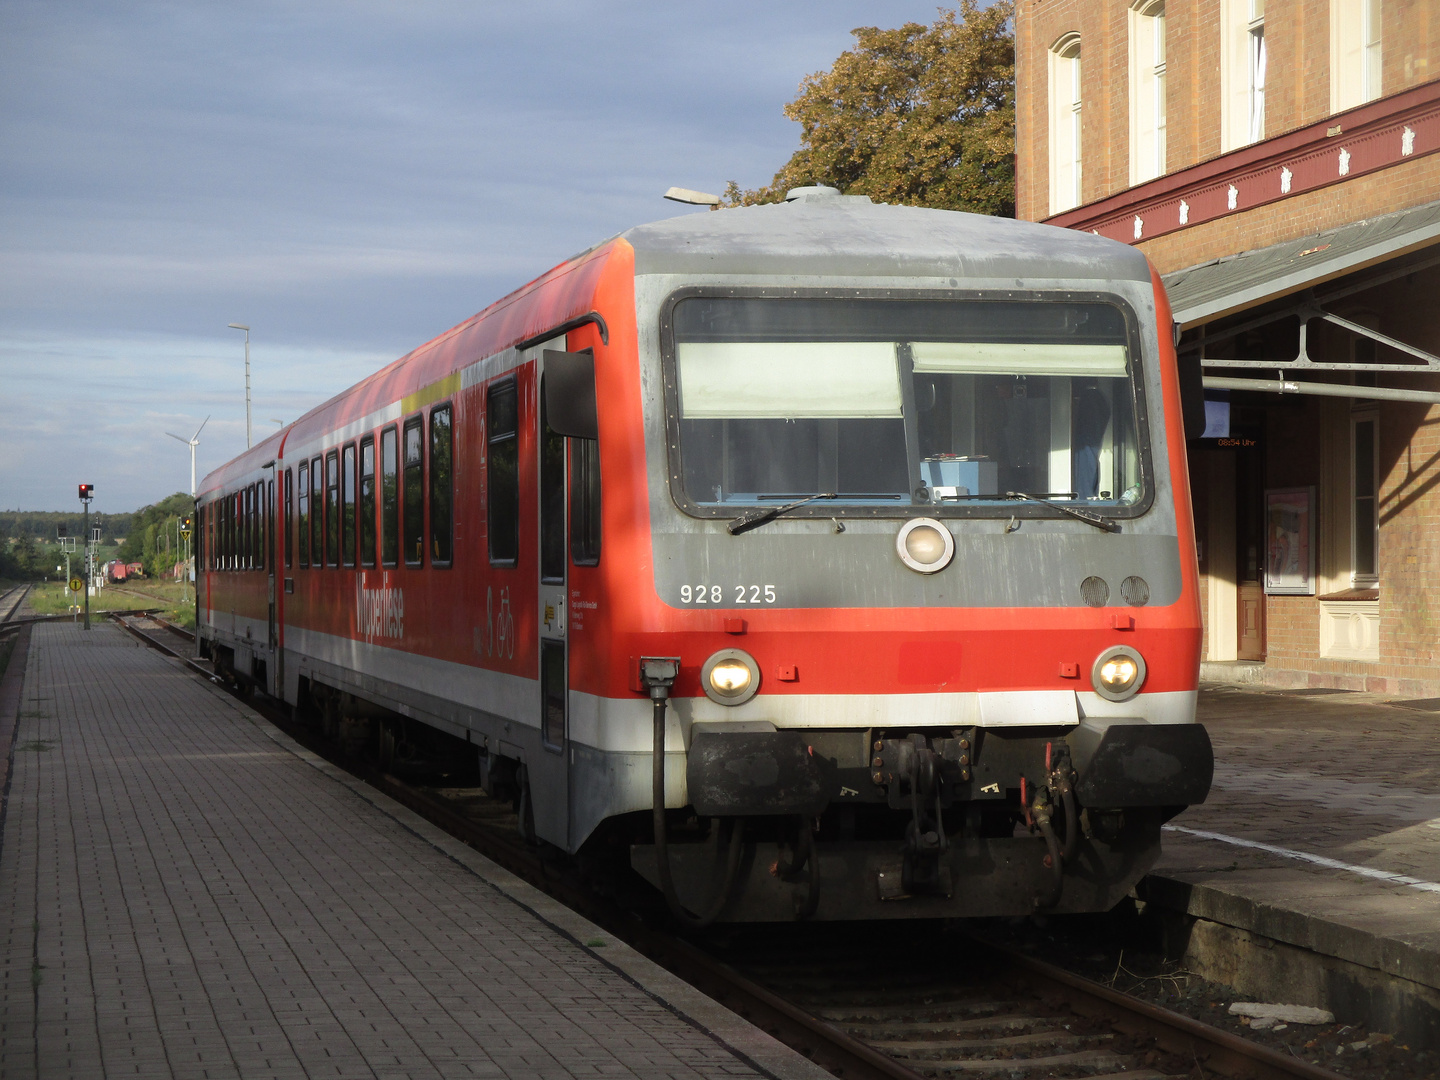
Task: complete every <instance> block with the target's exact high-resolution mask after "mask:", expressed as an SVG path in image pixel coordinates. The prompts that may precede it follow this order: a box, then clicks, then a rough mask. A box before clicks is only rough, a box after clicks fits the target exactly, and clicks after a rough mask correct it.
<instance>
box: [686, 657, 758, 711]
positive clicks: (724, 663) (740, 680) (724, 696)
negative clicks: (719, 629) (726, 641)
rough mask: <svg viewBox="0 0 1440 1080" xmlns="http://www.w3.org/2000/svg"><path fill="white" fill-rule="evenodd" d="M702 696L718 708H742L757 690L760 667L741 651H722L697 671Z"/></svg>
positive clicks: (753, 659)
mask: <svg viewBox="0 0 1440 1080" xmlns="http://www.w3.org/2000/svg"><path fill="white" fill-rule="evenodd" d="M700 686H701V688H702V689H703V690H704V691H705V696H706V697H708V698H709V699H710V700H711V701H714V702H717V703H719V704H721V705H743V704H744V703H745V702H747V701H749V700H750V699H751V698H753V697H754V696H755V693H756V691H757V690H759V689H760V665H759V664H757V663H755V658H754V657H753V656H751V655H750V654H749V653H747V652H746V651H745V650H744V649H721V650H720V651H719V652H717V653H715V654H714V655H713V656H711V657H710V659H708V660H706V661H705V666H704V667H702V668H701V669H700Z"/></svg>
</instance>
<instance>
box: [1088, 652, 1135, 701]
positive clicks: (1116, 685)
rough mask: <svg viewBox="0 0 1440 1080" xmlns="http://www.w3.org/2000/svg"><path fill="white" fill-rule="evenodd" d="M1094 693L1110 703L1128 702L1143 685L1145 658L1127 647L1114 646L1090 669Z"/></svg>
mask: <svg viewBox="0 0 1440 1080" xmlns="http://www.w3.org/2000/svg"><path fill="white" fill-rule="evenodd" d="M1090 682H1091V684H1092V685H1093V686H1094V687H1095V692H1096V693H1097V694H1099V695H1100V696H1101V697H1103V698H1106V699H1108V700H1110V701H1128V700H1129V699H1130V698H1132V697H1134V696H1135V695H1136V694H1138V693H1139V692H1140V687H1141V686H1143V685H1144V684H1145V658H1144V657H1142V656H1141V655H1140V654H1139V653H1138V652H1136V651H1135V650H1134V649H1132V648H1130V646H1128V645H1114V646H1111V647H1110V648H1108V649H1106V650H1105V651H1104V652H1102V653H1101V654H1100V655H1099V656H1097V657H1096V658H1095V666H1094V667H1093V668H1091V669H1090Z"/></svg>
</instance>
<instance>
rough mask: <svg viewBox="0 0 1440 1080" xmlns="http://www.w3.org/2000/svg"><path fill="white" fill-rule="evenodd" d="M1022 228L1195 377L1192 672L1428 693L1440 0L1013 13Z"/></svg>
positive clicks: (1052, 1) (1116, 0)
mask: <svg viewBox="0 0 1440 1080" xmlns="http://www.w3.org/2000/svg"><path fill="white" fill-rule="evenodd" d="M1015 31H1016V71H1017V151H1016V158H1017V162H1016V164H1017V174H1018V184H1019V191H1018V193H1017V212H1018V214H1019V216H1020V217H1022V218H1027V219H1030V220H1037V221H1047V222H1050V223H1052V224H1056V225H1062V226H1066V227H1069V228H1076V229H1086V230H1090V231H1094V232H1097V233H1099V234H1101V235H1104V236H1109V237H1112V238H1113V239H1116V240H1119V241H1122V242H1124V243H1128V244H1133V245H1135V246H1136V247H1138V248H1139V249H1141V250H1142V251H1144V252H1145V253H1146V255H1148V256H1149V258H1150V259H1151V261H1152V262H1153V263H1154V264H1155V266H1156V268H1157V269H1158V270H1159V271H1160V273H1161V274H1162V275H1163V276H1164V279H1165V283H1166V287H1167V289H1168V290H1169V293H1170V299H1171V302H1172V305H1173V307H1174V309H1175V317H1176V320H1177V322H1178V323H1179V324H1180V326H1181V328H1182V330H1183V336H1182V337H1181V346H1180V348H1181V360H1182V364H1191V365H1193V364H1196V363H1198V364H1199V365H1201V368H1202V370H1203V374H1204V383H1205V388H1206V399H1207V400H1206V411H1207V418H1208V427H1207V430H1206V437H1204V438H1199V439H1194V440H1192V441H1191V442H1190V475H1191V483H1192V488H1193V491H1194V496H1195V505H1196V512H1197V513H1196V522H1197V531H1198V536H1197V539H1198V541H1199V550H1200V553H1201V565H1200V569H1201V580H1202V587H1203V589H1204V597H1203V602H1204V611H1205V622H1206V640H1205V658H1206V660H1207V661H1208V662H1209V663H1211V664H1217V663H1225V664H1234V665H1236V667H1234V668H1232V669H1230V671H1229V672H1228V674H1229V676H1230V677H1238V678H1242V679H1253V680H1256V681H1263V682H1266V683H1270V684H1274V685H1282V686H1297V685H1310V686H1320V687H1324V686H1331V687H1343V688H1352V689H1370V690H1375V691H1379V692H1384V693H1395V694H1408V695H1412V696H1423V697H1440V356H1437V355H1436V354H1437V353H1440V81H1437V80H1440V0H1268V3H1267V0H1135V2H1133V3H1126V2H1125V0H1018V3H1017V5H1016V16H1015Z"/></svg>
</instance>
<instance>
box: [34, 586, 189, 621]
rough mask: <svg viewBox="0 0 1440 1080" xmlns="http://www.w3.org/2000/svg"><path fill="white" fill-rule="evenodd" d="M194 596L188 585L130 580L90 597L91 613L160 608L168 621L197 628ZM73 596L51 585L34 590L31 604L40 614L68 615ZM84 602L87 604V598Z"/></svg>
mask: <svg viewBox="0 0 1440 1080" xmlns="http://www.w3.org/2000/svg"><path fill="white" fill-rule="evenodd" d="M194 595H195V594H194V592H193V591H192V589H191V587H190V585H188V584H185V583H180V584H177V583H175V582H169V581H135V582H128V581H127V582H126V583H125V584H124V585H107V586H106V587H105V588H103V589H101V590H100V592H99V594H98V595H96V596H92V597H90V614H91V615H94V614H96V613H97V612H106V611H134V610H135V609H136V608H160V609H161V613H162V614H163V615H164V616H165V617H166V618H167V619H169V620H170V621H171V622H174V623H177V624H179V625H180V626H184V627H186V628H187V629H188V628H192V627H194V625H195V605H194V603H193V598H194ZM71 596H72V594H71V593H70V591H69V590H68V589H66V588H65V586H64V585H63V584H61V583H59V582H51V583H48V584H45V585H36V586H35V588H33V589H31V590H30V596H29V598H28V600H27V603H28V604H29V606H30V608H31V609H32V610H33V611H34V612H35V614H37V615H65V614H67V613H68V612H69V605H70V604H71V603H72V600H71ZM80 602H81V604H82V605H83V604H84V602H85V598H84V596H81V597H80Z"/></svg>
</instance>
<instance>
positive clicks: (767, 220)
mask: <svg viewBox="0 0 1440 1080" xmlns="http://www.w3.org/2000/svg"><path fill="white" fill-rule="evenodd" d="M619 241H623V242H624V244H628V245H629V247H630V248H632V249H633V250H634V253H635V273H636V274H674V275H695V276H701V275H705V276H709V275H719V274H763V275H767V276H801V277H816V276H820V275H825V276H835V277H853V278H876V277H886V278H895V277H925V278H931V279H934V278H937V277H938V278H954V279H955V280H956V281H957V282H958V281H959V280H961V279H962V278H963V279H986V280H988V281H991V282H994V281H1007V282H1014V283H1015V284H1016V286H1017V287H1024V285H1025V283H1028V282H1029V281H1039V280H1057V279H1059V280H1082V281H1083V280H1090V281H1096V282H1100V281H1117V280H1135V281H1141V282H1145V283H1147V284H1148V283H1149V281H1150V265H1149V262H1148V261H1147V260H1146V258H1145V256H1144V255H1142V254H1141V253H1140V252H1139V251H1137V250H1135V249H1134V248H1132V247H1130V246H1129V245H1128V244H1121V243H1119V242H1117V241H1114V240H1107V239H1105V238H1104V237H1101V236H1096V235H1091V234H1089V233H1083V232H1077V231H1075V230H1073V229H1061V228H1057V227H1055V226H1053V225H1040V224H1036V223H1034V222H1028V221H1016V220H1014V219H1013V218H998V217H990V216H987V215H984V214H966V213H960V212H958V211H954V210H932V209H927V208H924V207H917V206H891V205H888V204H886V203H874V202H871V201H870V199H869V198H868V197H866V196H863V195H858V196H857V195H838V194H828V193H827V192H825V191H824V190H816V189H806V190H805V194H804V195H802V197H800V198H797V199H795V200H793V201H790V202H785V203H773V204H768V205H764V206H746V207H730V208H727V209H725V210H721V211H716V212H714V213H704V214H695V213H690V214H682V215H680V216H679V217H674V218H668V219H666V220H662V221H656V222H652V223H650V224H648V225H639V226H636V227H635V228H633V229H630V230H628V231H626V232H623V233H621V234H620V235H619V236H618V237H612V238H611V239H609V240H606V241H604V242H603V243H600V244H597V245H596V246H595V247H593V248H591V249H589V250H588V251H585V252H582V253H581V254H579V255H576V256H574V257H572V258H570V259H567V260H566V261H565V262H563V263H561V264H560V265H559V266H556V267H554V268H553V269H551V270H548V271H546V272H545V273H544V274H541V275H540V276H539V277H538V278H536V279H535V280H534V281H531V282H529V283H528V284H526V285H523V286H521V287H520V288H518V289H516V290H515V291H514V292H512V293H510V294H508V295H507V296H504V297H501V298H500V299H499V300H496V301H495V302H494V303H493V304H491V305H489V306H488V307H487V308H485V309H484V310H483V311H481V312H480V313H479V314H477V315H474V316H472V317H471V318H469V319H466V320H465V321H464V322H462V323H460V324H459V325H457V326H454V327H452V328H451V329H449V330H446V331H445V332H444V333H442V334H440V335H439V336H438V337H436V338H434V339H433V340H431V341H428V342H426V343H425V344H424V345H421V346H419V347H418V348H416V349H413V350H411V351H410V352H408V353H406V354H405V355H404V356H402V357H400V358H399V359H397V360H395V361H392V362H391V363H389V364H387V365H386V366H385V367H383V368H381V369H380V370H379V371H377V372H375V373H374V374H373V375H370V376H369V377H367V378H365V379H363V380H361V381H360V382H358V383H356V384H355V385H354V386H351V387H349V388H348V389H346V390H342V391H341V392H340V393H338V394H336V395H335V396H334V397H332V398H330V399H329V400H328V401H325V402H322V403H321V404H320V405H317V406H316V407H315V408H313V409H311V410H310V411H309V412H307V413H306V414H305V415H303V416H301V417H300V418H299V419H297V420H296V421H295V422H294V423H293V424H291V425H289V426H288V427H286V428H285V429H283V430H282V431H279V432H275V433H274V434H272V435H270V436H269V437H268V438H266V439H265V440H263V441H262V442H260V443H258V444H256V445H255V446H254V447H253V448H251V449H249V450H247V451H245V453H243V454H241V455H239V456H238V457H236V458H234V459H232V460H231V461H229V462H227V463H226V464H224V465H221V466H220V467H219V468H217V469H214V470H212V471H211V472H210V473H209V474H208V475H207V476H206V477H205V479H204V481H203V483H202V484H201V486H200V494H201V495H202V496H204V495H207V494H211V493H213V492H215V491H217V490H222V489H225V488H227V487H230V486H232V485H233V484H235V483H245V482H248V481H247V479H246V478H247V477H253V476H254V474H255V471H256V470H257V469H258V468H259V467H261V466H262V465H264V464H265V463H266V462H269V461H271V460H273V459H274V458H276V457H277V456H279V455H280V454H281V453H282V451H283V449H284V448H285V447H286V446H287V445H288V444H289V443H290V441H291V440H292V439H297V440H299V441H300V442H301V443H304V442H306V441H307V440H309V439H311V438H312V437H313V436H315V435H317V434H320V433H322V432H324V431H325V430H328V429H329V428H330V427H331V426H333V420H334V416H335V413H336V412H337V410H346V409H350V408H351V407H352V406H354V407H356V408H360V409H368V408H373V407H375V406H376V405H379V404H383V403H385V402H388V401H392V400H394V399H395V397H396V396H403V395H399V394H397V389H396V388H397V386H402V387H403V386H409V387H412V388H413V387H416V386H421V385H426V384H427V383H429V382H431V381H433V380H436V379H440V378H443V377H445V376H446V375H448V374H450V373H452V372H454V371H458V370H459V369H460V368H461V367H464V366H465V365H466V364H469V363H472V362H473V361H475V360H477V359H480V358H481V357H484V356H490V355H493V354H494V353H496V352H499V351H501V350H503V349H506V348H509V347H511V346H513V345H515V344H517V343H518V342H521V341H525V340H527V339H528V338H531V337H533V336H534V335H536V334H540V333H543V332H545V331H546V330H547V329H549V328H551V327H554V326H558V325H560V324H561V323H563V322H565V321H566V320H567V319H570V318H573V317H575V316H578V315H582V314H584V313H585V312H586V311H588V310H589V308H590V303H591V300H592V298H593V294H594V289H595V286H596V284H597V282H598V280H599V277H600V274H601V272H602V271H603V269H604V266H605V264H606V262H607V260H608V257H609V255H610V254H611V253H612V252H614V251H615V249H616V247H617V242H619ZM620 246H623V245H620ZM521 301H526V302H524V303H521ZM415 365H418V370H411V368H412V366H415Z"/></svg>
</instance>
